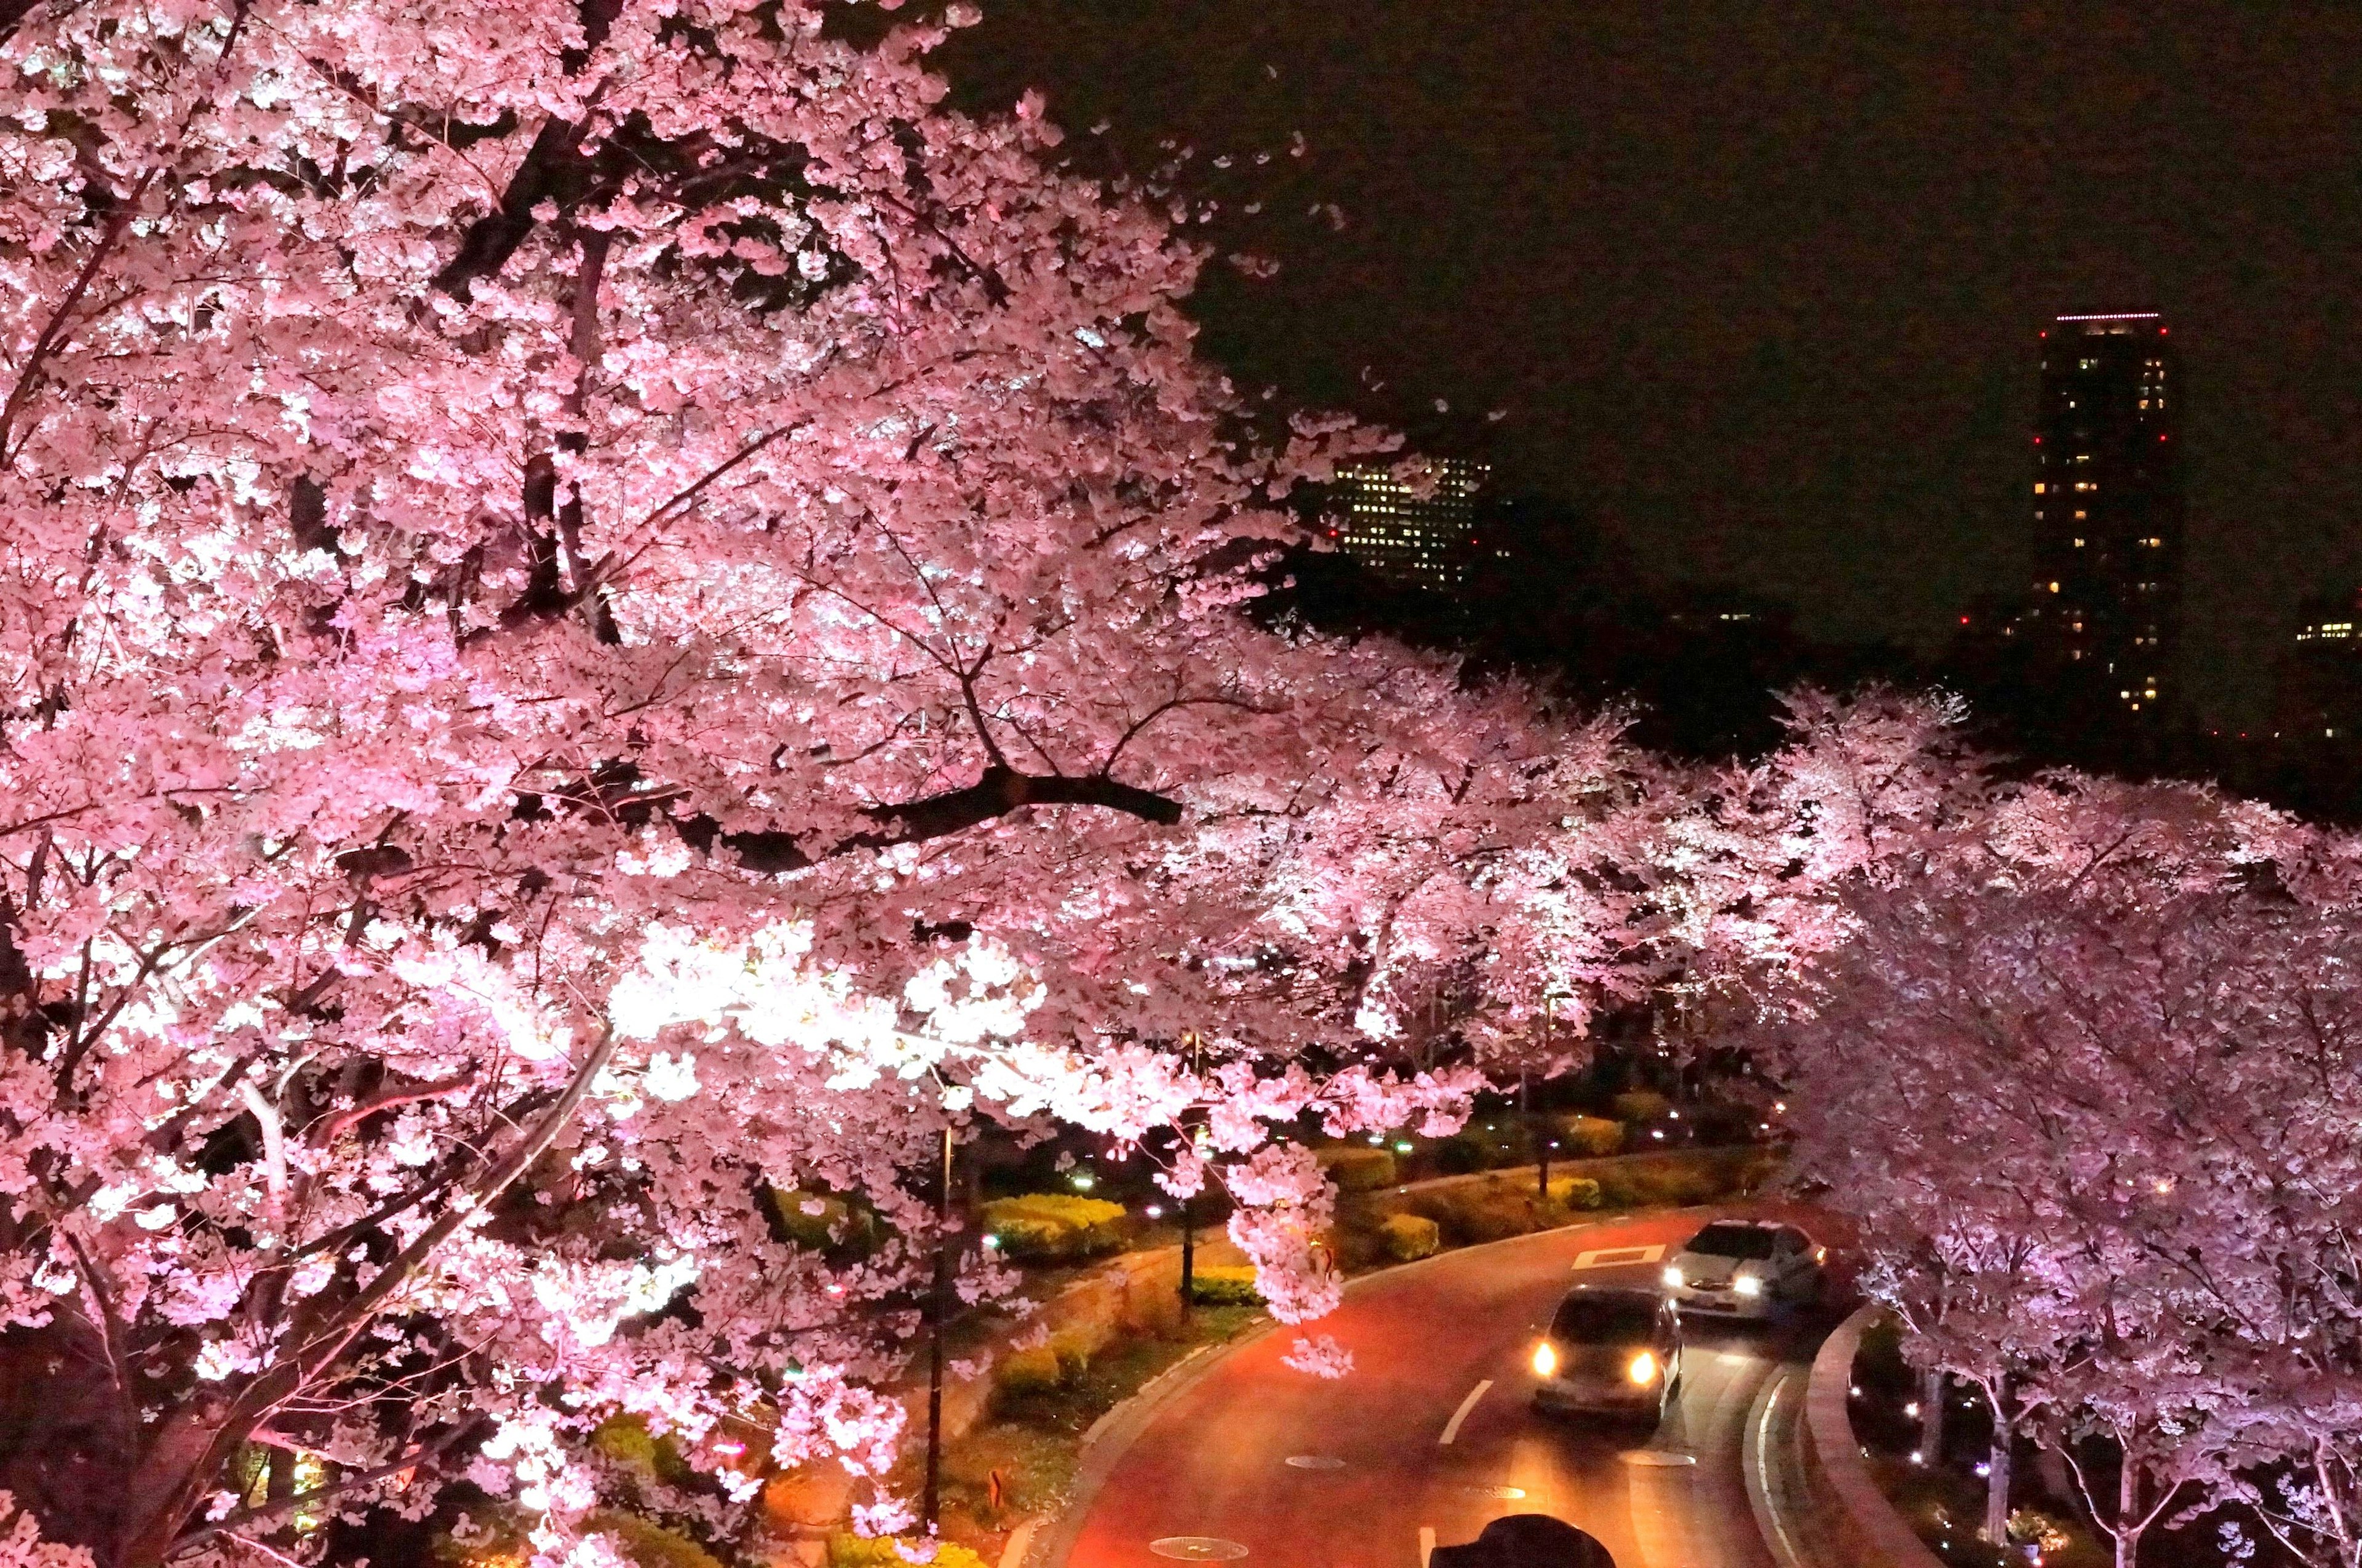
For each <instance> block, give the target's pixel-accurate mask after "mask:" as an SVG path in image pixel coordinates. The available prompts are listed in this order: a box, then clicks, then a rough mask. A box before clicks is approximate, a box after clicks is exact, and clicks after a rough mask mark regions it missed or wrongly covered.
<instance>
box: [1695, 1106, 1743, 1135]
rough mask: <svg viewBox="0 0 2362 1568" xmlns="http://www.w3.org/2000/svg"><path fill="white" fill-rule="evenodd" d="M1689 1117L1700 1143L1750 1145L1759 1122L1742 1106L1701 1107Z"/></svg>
mask: <svg viewBox="0 0 2362 1568" xmlns="http://www.w3.org/2000/svg"><path fill="white" fill-rule="evenodd" d="M1690 1115H1691V1119H1692V1120H1693V1121H1694V1122H1695V1123H1696V1125H1697V1140H1698V1142H1699V1143H1722V1144H1729V1143H1753V1142H1754V1141H1755V1130H1756V1127H1757V1125H1758V1123H1759V1121H1760V1118H1759V1117H1758V1116H1757V1115H1756V1113H1755V1111H1754V1110H1752V1109H1750V1108H1749V1107H1747V1106H1744V1105H1701V1106H1699V1107H1698V1108H1697V1110H1694V1111H1693V1112H1691V1113H1690Z"/></svg>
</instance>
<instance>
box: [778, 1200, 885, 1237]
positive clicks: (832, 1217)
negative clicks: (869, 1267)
mask: <svg viewBox="0 0 2362 1568" xmlns="http://www.w3.org/2000/svg"><path fill="white" fill-rule="evenodd" d="M771 1207H772V1208H773V1209H776V1210H778V1216H779V1228H780V1229H781V1230H783V1231H786V1232H787V1233H788V1236H789V1240H791V1241H793V1242H795V1243H796V1245H798V1246H800V1247H808V1248H810V1249H811V1250H812V1251H813V1252H816V1253H818V1252H827V1251H829V1250H831V1249H833V1248H835V1249H849V1250H851V1251H854V1252H859V1253H866V1252H868V1251H870V1250H871V1249H872V1248H874V1247H875V1246H876V1245H877V1232H878V1224H877V1214H876V1212H875V1211H873V1210H872V1209H869V1208H867V1207H866V1206H857V1205H855V1204H852V1203H848V1202H846V1201H845V1200H844V1198H831V1197H830V1196H828V1195H827V1194H826V1193H822V1192H808V1191H805V1190H804V1189H802V1188H800V1187H798V1188H791V1189H787V1190H782V1189H780V1188H778V1187H773V1188H772V1189H771Z"/></svg>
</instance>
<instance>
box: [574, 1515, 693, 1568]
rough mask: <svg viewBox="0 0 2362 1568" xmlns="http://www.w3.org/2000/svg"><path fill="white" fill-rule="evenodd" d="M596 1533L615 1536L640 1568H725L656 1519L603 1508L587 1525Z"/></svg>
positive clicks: (621, 1547) (616, 1540)
mask: <svg viewBox="0 0 2362 1568" xmlns="http://www.w3.org/2000/svg"><path fill="white" fill-rule="evenodd" d="M585 1522H586V1523H588V1524H589V1525H590V1528H591V1529H593V1530H597V1531H601V1532H602V1533H605V1534H608V1535H612V1536H613V1537H614V1538H615V1542H616V1545H617V1546H618V1547H619V1548H620V1549H621V1550H622V1551H623V1554H624V1556H625V1557H627V1558H629V1559H631V1561H632V1562H634V1563H635V1564H637V1568H723V1564H722V1560H721V1559H720V1558H718V1557H716V1556H714V1555H713V1553H712V1552H710V1551H706V1550H705V1548H703V1547H701V1546H700V1545H698V1544H697V1542H695V1541H693V1540H690V1539H689V1537H687V1536H685V1535H682V1534H681V1533H680V1532H679V1531H678V1530H669V1529H665V1527H664V1526H662V1525H660V1524H658V1523H657V1522H656V1521H655V1520H654V1519H645V1518H641V1517H640V1516H639V1515H637V1514H630V1513H625V1512H624V1510H623V1509H621V1508H602V1509H600V1510H599V1511H598V1512H597V1513H595V1514H592V1515H591V1516H590V1518H589V1519H588V1520H587V1521H585Z"/></svg>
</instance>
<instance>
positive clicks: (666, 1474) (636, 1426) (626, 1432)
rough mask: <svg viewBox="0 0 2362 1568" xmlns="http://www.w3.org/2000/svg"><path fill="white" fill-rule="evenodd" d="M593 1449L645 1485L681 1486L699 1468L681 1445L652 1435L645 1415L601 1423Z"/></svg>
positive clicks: (693, 1478)
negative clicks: (682, 1455)
mask: <svg viewBox="0 0 2362 1568" xmlns="http://www.w3.org/2000/svg"><path fill="white" fill-rule="evenodd" d="M590 1446H591V1447H592V1448H593V1449H594V1450H596V1451H597V1452H600V1453H601V1454H602V1455H604V1456H605V1457H606V1458H608V1459H611V1460H613V1461H614V1463H616V1464H618V1465H620V1466H621V1467H623V1468H624V1469H625V1470H627V1471H629V1472H631V1473H632V1474H633V1475H634V1476H635V1477H636V1478H637V1479H638V1480H639V1481H641V1482H642V1483H643V1484H646V1483H647V1482H652V1481H661V1482H663V1483H665V1484H666V1485H670V1486H679V1485H687V1484H688V1483H690V1482H691V1481H693V1480H695V1479H696V1477H697V1469H696V1467H695V1466H694V1465H692V1464H690V1463H689V1461H688V1460H686V1459H684V1458H682V1457H681V1452H680V1447H679V1444H677V1443H675V1442H674V1441H672V1439H670V1438H668V1437H665V1438H660V1437H657V1436H656V1435H655V1434H654V1433H652V1432H650V1431H649V1430H648V1423H647V1419H646V1417H644V1416H614V1417H611V1418H610V1419H607V1420H604V1421H602V1422H600V1423H599V1428H598V1430H596V1431H593V1432H592V1433H591V1434H590Z"/></svg>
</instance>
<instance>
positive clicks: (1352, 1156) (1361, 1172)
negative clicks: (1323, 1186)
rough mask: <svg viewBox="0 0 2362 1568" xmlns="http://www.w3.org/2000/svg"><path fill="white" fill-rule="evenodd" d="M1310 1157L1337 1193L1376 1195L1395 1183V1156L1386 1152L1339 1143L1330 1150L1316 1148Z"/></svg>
mask: <svg viewBox="0 0 2362 1568" xmlns="http://www.w3.org/2000/svg"><path fill="white" fill-rule="evenodd" d="M1312 1157H1313V1158H1314V1159H1316V1160H1319V1162H1320V1168H1321V1169H1322V1170H1324V1171H1326V1172H1328V1173H1329V1179H1330V1181H1332V1182H1335V1183H1336V1184H1337V1190H1338V1191H1340V1192H1375V1191H1376V1190H1377V1189H1378V1188H1380V1187H1392V1186H1394V1184H1395V1157H1394V1154H1393V1153H1392V1152H1391V1151H1389V1150H1385V1149H1370V1148H1355V1147H1354V1146H1353V1145H1352V1144H1350V1143H1340V1144H1337V1145H1335V1146H1334V1147H1332V1148H1327V1149H1316V1150H1314V1151H1313V1155H1312Z"/></svg>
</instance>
